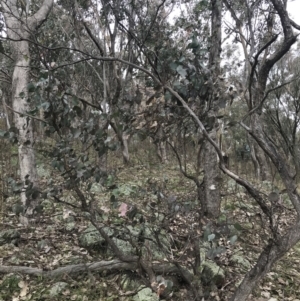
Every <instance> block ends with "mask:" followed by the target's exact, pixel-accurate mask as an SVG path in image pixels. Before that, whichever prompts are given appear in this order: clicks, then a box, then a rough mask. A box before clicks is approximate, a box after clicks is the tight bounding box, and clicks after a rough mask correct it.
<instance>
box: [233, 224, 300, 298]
mask: <svg viewBox="0 0 300 301" xmlns="http://www.w3.org/2000/svg"><path fill="white" fill-rule="evenodd" d="M299 228H300V222H299V220H298V221H297V223H296V224H295V225H294V226H293V227H292V228H290V229H289V230H288V232H287V233H286V234H284V236H282V237H280V239H278V240H277V241H276V242H274V241H271V242H270V243H269V244H268V245H267V246H266V247H265V249H264V250H263V252H262V253H261V255H260V256H259V258H258V260H257V263H256V265H255V266H254V267H253V268H252V269H251V270H250V271H249V272H248V273H247V274H246V276H245V277H244V279H243V281H242V283H241V284H240V285H239V287H238V288H237V290H236V291H235V293H234V295H233V296H232V298H231V299H230V301H246V300H247V298H248V296H249V295H250V294H251V292H252V291H253V289H254V288H255V287H256V286H257V284H258V282H259V280H261V279H262V278H263V277H264V276H266V274H267V273H268V272H270V271H271V269H272V267H273V265H274V264H275V263H276V262H277V261H278V260H279V259H280V258H282V257H283V256H284V255H285V254H286V253H287V252H288V251H289V250H290V249H291V248H292V247H293V246H294V245H295V244H296V243H297V242H298V241H299V239H300V232H299Z"/></svg>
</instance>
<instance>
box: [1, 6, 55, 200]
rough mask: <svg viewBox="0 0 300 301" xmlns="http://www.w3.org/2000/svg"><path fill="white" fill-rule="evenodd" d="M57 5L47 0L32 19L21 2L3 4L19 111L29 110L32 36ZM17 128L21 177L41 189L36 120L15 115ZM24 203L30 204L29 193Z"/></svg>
mask: <svg viewBox="0 0 300 301" xmlns="http://www.w3.org/2000/svg"><path fill="white" fill-rule="evenodd" d="M52 5H53V0H45V1H44V2H43V4H42V6H41V7H40V9H39V10H38V11H37V12H36V13H35V14H34V15H32V16H30V17H26V18H25V17H20V14H19V7H18V1H17V0H6V1H4V2H3V3H2V6H3V9H4V18H5V23H6V27H7V38H8V39H9V40H10V45H11V50H12V54H13V59H14V61H15V67H14V72H13V76H12V105H13V109H14V111H15V112H19V113H22V112H26V111H29V109H30V106H29V103H28V101H27V98H28V83H29V71H30V51H29V42H28V40H29V39H30V37H31V35H32V34H34V33H35V31H36V30H37V28H38V27H39V26H40V25H41V24H42V22H43V21H45V20H46V18H47V16H48V14H49V12H50V10H51V8H52ZM14 121H15V126H16V128H17V129H18V131H19V137H18V138H19V142H18V154H19V164H20V177H21V179H22V181H24V185H25V180H26V179H28V180H29V181H31V182H32V183H33V185H34V186H37V171H36V162H35V152H34V149H33V144H34V140H33V126H32V120H31V119H30V118H28V117H26V116H22V115H20V114H18V113H14ZM21 198H22V202H23V204H26V196H25V193H22V196H21Z"/></svg>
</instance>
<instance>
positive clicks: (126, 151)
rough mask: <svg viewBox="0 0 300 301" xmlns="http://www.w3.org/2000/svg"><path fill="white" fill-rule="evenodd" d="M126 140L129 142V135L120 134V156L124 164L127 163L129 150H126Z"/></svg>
mask: <svg viewBox="0 0 300 301" xmlns="http://www.w3.org/2000/svg"><path fill="white" fill-rule="evenodd" d="M128 140H129V135H127V134H126V133H122V141H121V143H122V155H123V161H124V163H125V164H128V163H129V159H130V158H129V149H128Z"/></svg>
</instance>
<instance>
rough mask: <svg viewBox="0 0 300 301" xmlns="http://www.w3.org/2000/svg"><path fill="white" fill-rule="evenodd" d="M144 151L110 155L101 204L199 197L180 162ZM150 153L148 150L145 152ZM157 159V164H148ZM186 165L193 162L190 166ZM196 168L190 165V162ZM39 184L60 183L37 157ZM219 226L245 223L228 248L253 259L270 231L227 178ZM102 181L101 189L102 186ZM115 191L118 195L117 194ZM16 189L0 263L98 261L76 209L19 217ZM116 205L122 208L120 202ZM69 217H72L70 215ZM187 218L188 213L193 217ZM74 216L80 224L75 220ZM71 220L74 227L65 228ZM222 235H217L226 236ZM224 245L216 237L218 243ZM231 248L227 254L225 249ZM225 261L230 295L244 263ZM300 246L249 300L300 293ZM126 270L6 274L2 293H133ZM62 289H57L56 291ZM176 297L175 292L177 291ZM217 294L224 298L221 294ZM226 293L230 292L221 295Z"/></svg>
mask: <svg viewBox="0 0 300 301" xmlns="http://www.w3.org/2000/svg"><path fill="white" fill-rule="evenodd" d="M145 156H146V154H141V155H140V156H136V157H135V158H134V160H133V162H134V163H132V164H130V165H129V166H124V165H123V163H122V162H121V160H120V158H118V157H113V156H112V157H110V158H109V162H110V163H109V170H111V171H112V174H113V176H111V177H109V178H108V181H109V183H108V182H106V185H105V186H103V187H100V186H95V187H96V188H95V191H94V192H93V196H94V197H95V198H96V200H97V203H98V206H100V208H101V210H104V211H105V210H106V209H107V208H108V209H107V211H108V213H109V210H110V209H109V208H111V206H112V204H111V202H112V200H114V199H115V198H117V199H118V204H120V203H121V204H122V203H123V204H127V203H129V202H130V203H131V204H132V203H134V204H136V205H137V206H138V207H143V206H145V204H147V203H149V202H151V200H153V199H157V197H158V195H161V196H163V197H166V196H172V197H176V198H177V199H180V200H181V201H183V202H191V201H194V202H196V199H197V193H196V187H195V185H194V183H192V182H191V181H190V180H188V179H186V178H185V177H184V176H183V175H182V174H181V173H180V171H179V169H178V167H177V164H176V162H172V163H166V164H163V165H162V164H158V163H157V160H155V159H153V158H147V160H145ZM147 156H148V155H147ZM150 162H152V163H150ZM188 168H189V166H188ZM190 168H191V169H192V168H193V167H192V166H190ZM40 173H41V175H42V176H41V184H42V186H45V187H46V186H47V183H48V181H49V177H52V178H55V177H56V181H57V182H59V181H61V179H60V178H59V175H55V174H51V173H49V171H48V170H47V167H46V165H45V164H44V165H43V164H40ZM221 185H222V210H221V211H222V214H221V217H220V221H221V222H222V225H225V226H226V225H227V223H228V224H229V223H230V224H234V225H236V227H237V228H240V230H241V231H240V232H239V233H240V235H238V237H237V241H236V242H235V244H234V248H232V249H230V250H229V252H231V254H232V252H234V253H238V254H242V255H243V257H244V258H245V260H247V262H249V263H250V264H251V266H253V265H254V264H255V259H256V258H257V257H258V255H259V253H260V252H261V251H262V249H263V247H264V245H265V243H266V239H267V238H266V237H267V230H266V229H265V228H266V226H265V221H264V218H263V217H262V215H261V213H260V211H259V210H258V209H257V206H255V204H254V203H253V201H252V200H250V199H249V196H248V195H247V194H246V193H245V192H244V191H243V189H241V188H239V187H238V186H237V185H236V184H235V183H234V182H233V181H232V180H230V179H228V178H225V177H224V178H223V181H222V184H221ZM261 185H262V187H261V188H262V189H265V190H266V192H267V191H268V189H269V187H268V185H271V184H270V183H263V184H261ZM99 187H100V188H99ZM62 195H63V198H64V199H65V200H68V198H69V199H70V200H71V199H72V194H71V193H70V192H63V193H62ZM112 195H114V197H113V198H112ZM17 199H18V196H14V197H10V198H8V199H7V202H6V203H5V204H3V206H2V207H3V208H2V216H1V224H0V225H1V229H0V230H1V231H2V230H5V229H16V230H18V232H19V233H20V235H21V237H20V239H19V240H18V243H16V244H15V245H14V244H4V245H2V246H0V265H2V266H24V267H35V268H39V269H43V270H54V269H56V268H58V267H62V266H67V265H70V264H79V263H83V262H94V261H99V260H101V259H102V257H101V254H97V253H95V252H89V251H87V250H86V249H83V248H82V247H81V246H80V245H79V242H78V238H79V235H80V234H81V233H82V232H83V231H84V229H85V228H86V227H87V225H88V222H87V220H86V219H85V218H84V217H83V216H82V214H80V213H79V212H76V210H74V209H72V208H68V207H66V206H65V204H61V203H48V206H46V207H45V208H44V211H43V213H42V214H41V215H40V217H39V218H38V219H35V220H34V221H30V222H29V223H28V224H26V223H25V225H24V221H23V222H22V221H21V220H20V218H19V216H18V215H17V214H15V213H14V212H13V211H12V207H13V206H14V204H15V202H16V200H17ZM114 210H117V211H118V210H120V207H119V206H117V207H116V208H115V209H114ZM179 215H180V213H178V215H177V217H178V219H179V220H180V221H181V222H178V223H176V225H175V226H176V231H178V232H180V231H181V229H180V227H185V223H186V224H188V223H190V222H191V221H190V220H189V219H187V220H185V218H184V217H180V216H179ZM70 216H71V217H72V218H71V223H69V218H70ZM189 218H190V217H189ZM292 218H293V215H292V213H291V212H290V211H289V210H286V211H284V212H283V213H282V214H281V215H280V220H281V222H280V225H281V224H285V223H286V224H288V222H289V220H291V219H292ZM72 221H75V223H72ZM68 227H69V228H68ZM224 238H225V239H227V237H225V236H224V237H220V238H219V241H222V240H223V241H224ZM215 243H216V244H219V242H215ZM227 255H228V254H227ZM221 263H222V264H223V265H224V266H226V281H225V283H224V285H223V287H222V288H220V290H223V293H222V295H223V296H224V295H228V296H229V295H230V294H231V293H232V291H233V290H234V288H235V285H236V284H237V283H238V281H236V280H237V279H242V277H243V274H244V273H245V272H247V270H245V269H242V268H237V267H234V266H231V264H230V261H229V260H226V259H223V262H221ZM299 263H300V246H298V247H295V248H294V249H293V250H291V251H290V252H289V253H288V254H287V255H286V256H285V257H284V258H283V259H282V260H281V261H280V262H279V263H278V264H277V265H276V266H275V267H274V269H273V271H272V272H271V273H269V274H268V275H267V277H265V279H264V280H263V281H262V282H261V283H260V284H259V286H258V287H257V288H256V289H255V291H254V292H253V294H252V296H251V297H250V298H249V300H255V301H265V300H269V301H275V300H277V301H281V300H286V301H288V300H294V301H296V300H297V297H298V298H299V300H300V272H299V269H298V267H299ZM123 276H124V275H123V272H121V271H120V272H114V273H108V274H105V273H82V274H80V275H76V276H74V275H68V274H65V275H62V276H61V277H59V278H55V279H45V278H42V277H35V276H30V275H23V274H21V273H17V274H11V273H7V274H2V275H1V276H0V300H1V301H2V300H3V301H8V300H12V301H17V300H52V301H53V300H90V301H92V300H103V301H113V300H126V301H127V300H128V301H129V300H133V299H132V296H131V295H130V294H128V295H127V294H126V293H128V292H125V291H124V289H123V283H122V282H123V280H124V277H123ZM55 289H57V292H55ZM187 289H188V288H187V287H186V286H184V285H182V287H178V288H176V290H177V293H176V294H175V295H174V297H173V298H172V297H170V298H169V300H175V301H176V300H184V301H187V300H186V299H184V298H185V297H182V298H183V299H180V298H181V297H180V296H181V295H180V292H183V294H182V296H184V291H185V290H187ZM175 296H176V297H175ZM215 300H221V299H220V297H219V294H216V297H215ZM224 300H225V299H224Z"/></svg>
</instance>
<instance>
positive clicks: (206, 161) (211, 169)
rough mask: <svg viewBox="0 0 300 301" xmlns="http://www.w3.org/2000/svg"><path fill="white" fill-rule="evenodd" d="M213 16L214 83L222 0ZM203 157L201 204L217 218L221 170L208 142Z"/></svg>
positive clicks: (213, 99) (212, 98) (213, 112)
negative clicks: (202, 195)
mask: <svg viewBox="0 0 300 301" xmlns="http://www.w3.org/2000/svg"><path fill="white" fill-rule="evenodd" d="M211 8H212V15H211V50H210V57H209V65H210V68H211V70H212V76H213V82H215V81H216V80H217V79H218V76H219V75H220V58H221V23H222V2H221V1H220V0H212V1H211ZM216 94H217V93H215V91H214V88H213V87H212V88H211V93H210V97H209V98H210V99H209V101H211V112H210V113H209V115H210V118H215V115H216V110H217V109H216V108H215V102H216V100H217V96H216ZM216 126H217V119H216V118H215V125H214V128H213V129H212V131H211V133H210V136H211V138H212V139H213V140H214V141H215V142H216V141H217V135H216V129H215V127H216ZM204 143H205V145H204V155H203V169H204V197H205V200H204V201H201V203H203V204H205V207H204V208H202V210H203V211H204V214H205V215H207V216H211V217H217V216H218V215H219V214H220V202H221V198H220V189H219V184H218V183H219V182H218V179H219V178H220V175H219V174H220V170H219V168H218V157H217V153H216V151H215V149H214V147H213V146H212V145H211V144H210V143H209V142H208V141H205V142H204Z"/></svg>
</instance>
